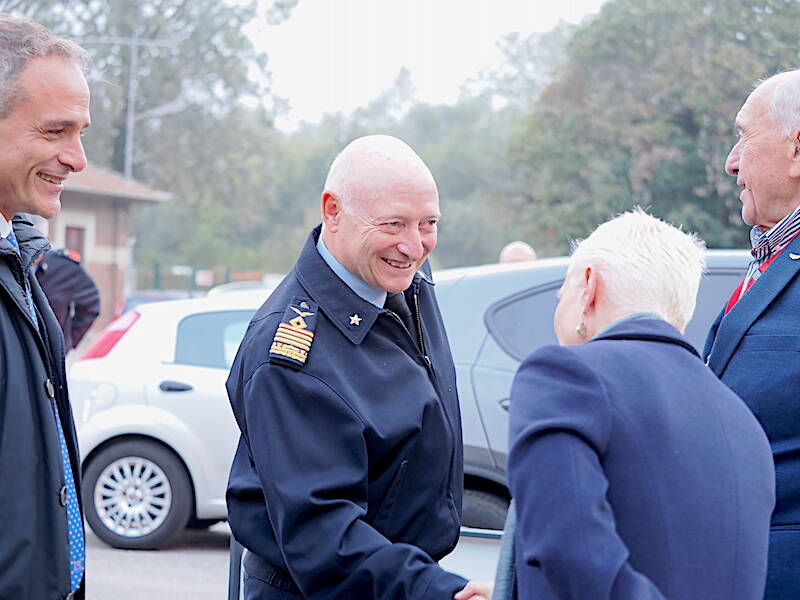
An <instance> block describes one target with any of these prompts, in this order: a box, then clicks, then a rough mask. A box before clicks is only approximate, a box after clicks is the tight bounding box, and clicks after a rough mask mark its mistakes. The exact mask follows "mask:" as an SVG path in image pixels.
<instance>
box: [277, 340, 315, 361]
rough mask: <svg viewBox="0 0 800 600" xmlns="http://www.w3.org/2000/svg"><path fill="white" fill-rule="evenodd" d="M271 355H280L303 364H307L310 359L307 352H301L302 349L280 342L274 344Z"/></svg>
mask: <svg viewBox="0 0 800 600" xmlns="http://www.w3.org/2000/svg"><path fill="white" fill-rule="evenodd" d="M269 353H270V354H279V355H280V356H285V357H286V358H291V359H292V360H297V361H300V362H302V363H305V362H306V358H308V352H307V351H306V350H301V349H300V348H295V347H294V346H290V345H289V344H284V343H282V342H278V341H275V342H272V346H271V347H270V349H269Z"/></svg>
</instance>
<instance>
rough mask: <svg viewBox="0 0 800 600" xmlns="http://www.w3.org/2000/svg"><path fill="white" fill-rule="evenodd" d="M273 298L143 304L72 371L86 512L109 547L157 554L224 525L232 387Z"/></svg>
mask: <svg viewBox="0 0 800 600" xmlns="http://www.w3.org/2000/svg"><path fill="white" fill-rule="evenodd" d="M270 291H271V290H269V289H260V290H254V291H248V292H232V293H228V294H221V295H218V296H214V297H210V298H199V299H192V300H174V301H169V302H156V303H151V304H143V305H141V306H138V307H137V308H136V309H134V310H131V311H129V312H127V313H125V314H124V315H122V316H121V317H120V318H118V319H117V320H116V321H114V322H113V323H112V324H111V325H110V326H109V327H108V328H107V329H106V330H105V331H104V332H103V334H102V335H101V336H100V337H99V338H98V339H97V340H96V341H95V342H94V343H93V344H92V345H91V346H90V347H89V348H88V349H87V351H86V352H85V353H84V354H83V355H82V356H81V357H80V358H79V359H78V360H77V361H76V362H75V363H74V364H73V365H72V367H71V369H70V372H69V385H70V396H71V398H72V404H73V410H74V413H75V423H76V426H77V430H78V438H79V440H80V449H81V463H82V465H83V502H84V508H85V513H86V518H87V520H88V522H89V525H90V526H91V528H92V530H93V531H94V532H95V533H96V534H97V535H98V537H100V538H101V539H102V540H103V541H105V542H106V543H108V544H110V545H112V546H116V547H118V548H138V549H151V548H158V547H161V546H163V545H164V544H166V543H168V542H169V541H170V539H172V538H173V536H175V535H176V534H178V533H180V532H181V531H182V530H183V529H184V528H185V527H186V526H187V525H188V526H189V527H207V526H209V525H211V524H213V523H215V522H217V521H220V520H223V519H225V518H226V508H225V488H226V484H227V476H228V471H229V469H230V464H231V461H232V459H233V454H234V451H235V448H236V443H237V441H238V437H239V430H238V428H237V426H236V422H235V421H234V419H233V415H232V413H231V409H230V405H229V403H228V397H227V394H226V392H225V380H226V378H227V376H228V369H229V368H230V365H231V363H232V361H233V358H234V356H235V354H236V350H237V348H238V347H239V342H240V341H241V339H242V336H243V335H244V332H245V330H246V329H247V325H248V323H249V322H250V319H251V318H252V315H253V313H254V312H255V311H256V310H257V309H258V307H259V306H261V304H262V303H263V302H264V300H265V299H266V298H267V296H268V295H269V293H270Z"/></svg>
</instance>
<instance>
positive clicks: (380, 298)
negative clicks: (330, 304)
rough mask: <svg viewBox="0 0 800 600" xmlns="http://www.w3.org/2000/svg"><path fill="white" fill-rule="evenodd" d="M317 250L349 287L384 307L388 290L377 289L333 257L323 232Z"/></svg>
mask: <svg viewBox="0 0 800 600" xmlns="http://www.w3.org/2000/svg"><path fill="white" fill-rule="evenodd" d="M317 252H319V255H320V256H321V257H322V259H323V260H324V261H325V262H326V263H328V266H329V267H330V268H331V271H333V272H334V273H336V275H337V276H338V277H339V279H341V280H342V281H344V282H345V283H346V284H347V287H349V288H350V289H351V290H353V291H354V292H355V293H356V294H357V295H358V296H359V297H360V298H363V299H364V300H366V301H367V302H369V303H370V304H374V305H375V306H377V307H378V308H383V304H384V302H386V292H384V291H381V290H376V289H375V288H374V287H372V286H371V285H369V284H368V283H367V282H365V281H364V280H363V279H361V278H360V277H357V276H355V275H353V274H352V273H351V272H350V271H348V270H347V269H346V268H344V266H342V263H340V262H339V261H338V260H336V259H335V258H334V257H333V254H331V253H330V250H328V248H327V247H326V246H325V242H323V241H322V235H321V234H320V236H319V239H318V240H317Z"/></svg>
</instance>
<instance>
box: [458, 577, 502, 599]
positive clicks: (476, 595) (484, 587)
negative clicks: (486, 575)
mask: <svg viewBox="0 0 800 600" xmlns="http://www.w3.org/2000/svg"><path fill="white" fill-rule="evenodd" d="M493 591H494V582H493V581H470V582H469V583H468V584H467V585H465V586H464V589H463V590H461V591H460V592H457V593H456V595H455V596H454V597H453V600H492V592H493Z"/></svg>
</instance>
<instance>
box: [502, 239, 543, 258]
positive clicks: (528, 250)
mask: <svg viewBox="0 0 800 600" xmlns="http://www.w3.org/2000/svg"><path fill="white" fill-rule="evenodd" d="M526 260H536V251H535V250H534V249H533V246H531V245H530V244H528V243H525V242H521V241H519V240H517V241H514V242H509V243H508V244H506V245H505V246H504V247H503V249H502V250H500V259H499V262H501V263H509V262H522V261H526Z"/></svg>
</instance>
